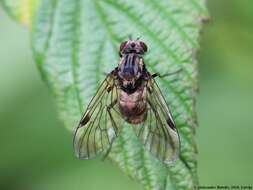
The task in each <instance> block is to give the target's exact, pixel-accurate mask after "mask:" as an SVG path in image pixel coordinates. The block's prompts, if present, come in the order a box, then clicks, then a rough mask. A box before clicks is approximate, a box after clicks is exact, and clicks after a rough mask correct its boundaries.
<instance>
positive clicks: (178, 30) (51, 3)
mask: <svg viewBox="0 0 253 190" xmlns="http://www.w3.org/2000/svg"><path fill="white" fill-rule="evenodd" d="M2 4H3V6H4V7H5V8H6V9H7V10H8V11H9V13H10V14H11V15H12V16H13V17H14V18H16V19H17V20H18V21H20V22H22V23H24V24H27V25H29V26H31V34H32V48H33V51H34V56H35V60H36V63H37V64H38V68H39V70H40V72H41V74H42V76H43V79H44V80H45V82H46V83H47V84H48V86H49V88H50V89H51V91H52V92H53V94H54V95H55V97H56V100H57V103H58V109H59V113H60V116H61V118H62V120H63V121H64V124H65V126H66V127H67V128H68V129H69V130H71V131H72V130H73V129H74V128H75V127H76V126H77V125H78V122H79V120H80V118H81V115H82V113H83V112H84V110H85V108H86V106H87V104H88V103H89V101H90V100H91V98H92V96H93V95H94V94H95V92H96V90H97V88H98V86H99V84H100V83H101V81H102V80H103V79H104V78H105V74H104V73H109V72H110V71H111V70H112V69H114V68H115V67H116V66H117V64H118V60H119V57H118V48H119V44H120V43H121V42H122V41H124V40H126V39H128V36H129V35H132V36H133V37H134V38H137V37H141V40H143V41H144V42H146V43H147V44H148V46H149V53H148V54H147V55H146V57H145V63H146V65H147V68H148V70H149V71H150V72H151V73H155V72H159V73H161V74H165V73H170V72H174V71H177V70H181V72H179V73H178V74H177V75H172V76H169V77H166V78H163V79H157V82H158V84H159V86H160V88H161V90H162V92H163V94H164V96H165V98H166V100H167V102H168V103H169V106H170V108H171V111H172V113H173V115H174V117H175V121H176V124H177V128H178V130H179V133H180V137H181V154H180V159H179V160H178V161H177V162H176V164H175V165H173V166H166V165H164V164H163V163H162V162H160V161H158V160H157V159H156V158H154V157H153V156H151V155H150V153H149V152H147V151H146V150H145V149H144V147H143V145H142V144H141V143H140V142H139V140H138V139H137V137H136V135H135V134H134V132H133V130H132V129H131V127H130V126H125V127H124V129H123V131H122V133H121V135H120V136H119V137H118V138H117V140H116V141H115V143H114V144H113V148H112V151H111V153H110V154H109V157H110V158H111V160H113V161H114V162H115V163H116V164H117V165H118V166H119V167H120V168H121V169H122V170H123V171H124V172H125V173H126V174H127V175H129V176H131V177H132V178H133V179H135V180H137V181H139V182H140V183H142V184H143V186H144V187H145V188H146V189H152V190H153V189H161V190H163V189H166V190H174V189H175V190H178V189H183V190H189V189H194V186H195V185H197V184H198V180H197V173H196V172H197V171H196V170H197V161H196V144H195V141H194V133H195V127H196V126H197V122H196V120H197V119H196V113H195V98H196V90H197V62H196V59H195V53H196V50H197V48H198V47H199V45H198V37H199V32H200V28H201V24H202V19H203V18H204V17H205V16H207V10H206V7H205V0H142V1H136V0H94V1H92V0H43V1H40V0H12V1H7V0H3V1H2Z"/></svg>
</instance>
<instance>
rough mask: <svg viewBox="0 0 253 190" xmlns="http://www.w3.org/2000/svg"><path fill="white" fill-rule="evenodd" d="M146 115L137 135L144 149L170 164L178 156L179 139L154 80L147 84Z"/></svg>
mask: <svg viewBox="0 0 253 190" xmlns="http://www.w3.org/2000/svg"><path fill="white" fill-rule="evenodd" d="M146 93H147V95H146V97H147V105H148V106H147V113H146V114H147V115H146V120H145V121H144V123H143V124H141V125H139V126H138V127H137V128H136V129H137V135H138V137H139V139H140V140H141V141H142V143H143V144H144V145H145V147H146V149H147V150H149V151H150V152H151V154H153V155H154V156H156V157H157V158H158V159H160V160H162V161H163V162H165V163H167V164H170V163H172V162H173V161H175V160H176V159H177V158H178V156H179V151H180V139H179V135H178V131H177V129H176V126H175V122H174V121H173V118H172V114H171V112H170V110H169V107H168V105H167V103H166V101H165V99H164V97H163V95H162V93H161V91H160V89H159V87H158V85H157V84H156V82H155V80H154V79H150V80H149V81H148V83H147V90H146Z"/></svg>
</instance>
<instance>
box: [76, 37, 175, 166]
mask: <svg viewBox="0 0 253 190" xmlns="http://www.w3.org/2000/svg"><path fill="white" fill-rule="evenodd" d="M147 50H148V47H147V45H146V44H145V43H144V42H142V41H140V40H128V41H125V42H123V43H122V44H121V45H120V49H119V56H120V61H119V64H118V66H117V67H116V68H115V69H114V70H113V71H112V72H111V73H109V74H108V75H107V76H106V78H105V80H104V81H103V82H102V84H101V86H100V87H99V89H98V91H97V93H96V95H95V96H94V97H93V98H92V100H91V102H90V103H89V105H88V107H87V109H86V111H85V113H84V115H83V117H82V119H81V121H80V122H79V126H78V127H77V128H76V130H75V134H74V148H75V152H76V155H77V157H78V158H80V159H90V158H93V157H95V156H97V155H98V154H100V153H108V152H109V151H110V148H111V146H112V143H113V141H114V140H115V138H116V137H117V136H118V135H119V132H120V131H121V129H122V127H123V125H124V123H125V122H127V123H129V124H130V125H132V127H133V129H134V131H135V132H136V135H137V136H138V138H139V139H140V141H141V142H142V143H143V144H144V146H145V148H146V149H147V150H149V151H150V152H151V153H152V154H153V155H154V156H156V157H157V158H158V159H159V160H162V161H163V162H165V163H168V164H169V163H171V162H173V161H175V160H176V159H177V158H178V155H179V149H180V140H179V135H178V132H177V129H176V126H175V122H174V120H173V117H172V114H171V112H170V109H169V107H168V104H167V103H166V101H165V99H164V97H163V95H162V93H161V91H160V89H159V87H158V85H157V83H156V81H155V79H154V78H155V77H157V76H160V75H159V74H153V75H152V74H150V73H149V72H148V70H147V68H146V66H145V64H144V59H143V57H144V54H145V53H146V52H147Z"/></svg>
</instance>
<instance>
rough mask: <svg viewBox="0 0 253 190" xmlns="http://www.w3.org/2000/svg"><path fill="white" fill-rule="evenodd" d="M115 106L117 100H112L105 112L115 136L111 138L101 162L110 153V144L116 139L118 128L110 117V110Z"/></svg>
mask: <svg viewBox="0 0 253 190" xmlns="http://www.w3.org/2000/svg"><path fill="white" fill-rule="evenodd" d="M116 104H117V99H116V100H114V101H113V102H112V103H111V104H110V105H109V106H107V112H108V114H109V116H110V119H111V122H112V126H113V129H114V131H115V135H116V136H115V137H113V138H112V140H111V143H110V147H109V148H108V149H107V151H106V153H105V155H104V156H103V158H102V160H103V161H104V160H105V159H106V158H107V156H108V154H109V153H110V151H111V149H112V144H113V142H114V139H115V138H116V137H117V131H118V128H117V125H116V123H115V121H114V119H113V117H112V113H111V109H112V108H113V107H114V106H115V105H116Z"/></svg>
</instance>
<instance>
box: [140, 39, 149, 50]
mask: <svg viewBox="0 0 253 190" xmlns="http://www.w3.org/2000/svg"><path fill="white" fill-rule="evenodd" d="M140 46H141V47H142V49H143V51H144V52H147V51H148V46H147V45H146V44H145V43H144V42H142V41H140Z"/></svg>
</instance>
